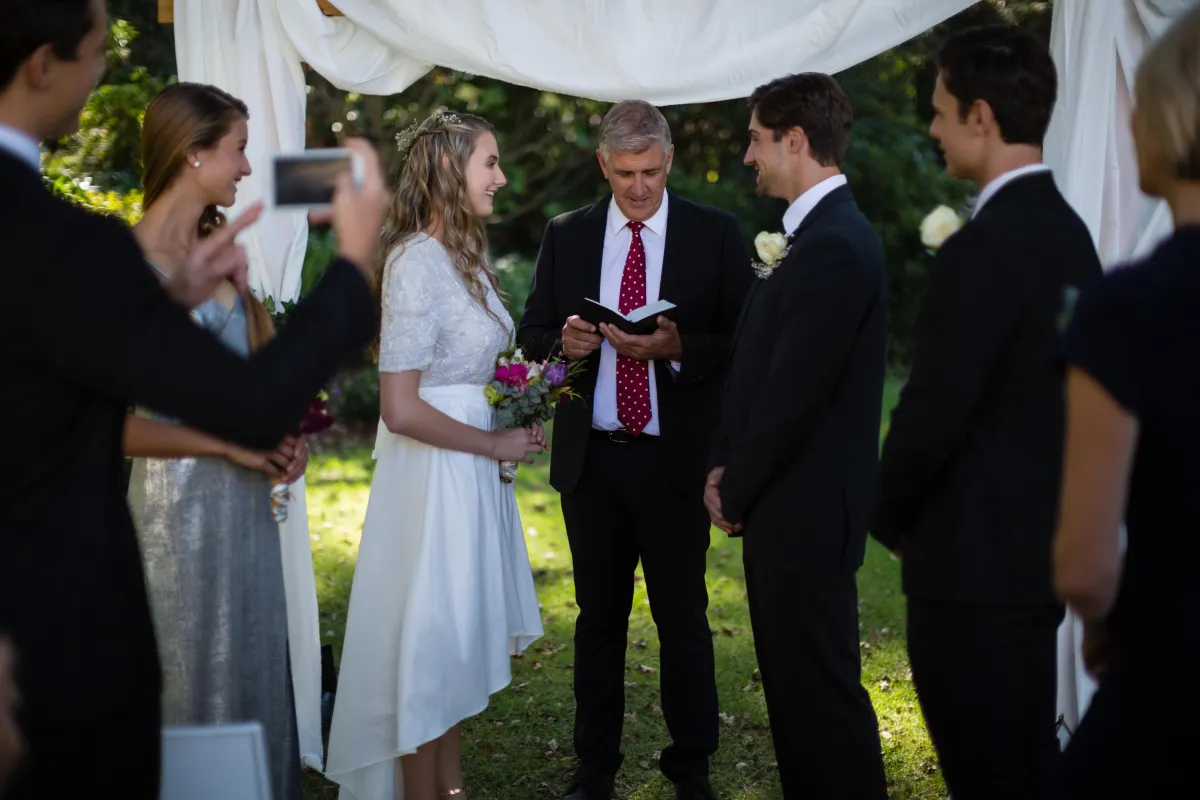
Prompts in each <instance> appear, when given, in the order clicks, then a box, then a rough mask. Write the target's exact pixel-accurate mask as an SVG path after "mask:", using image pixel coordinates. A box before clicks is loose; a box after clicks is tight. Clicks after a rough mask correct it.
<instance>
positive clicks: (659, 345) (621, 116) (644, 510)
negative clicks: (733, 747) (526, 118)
mask: <svg viewBox="0 0 1200 800" xmlns="http://www.w3.org/2000/svg"><path fill="white" fill-rule="evenodd" d="M600 134H601V143H600V150H599V152H598V154H597V155H598V158H599V160H600V168H601V170H603V172H604V175H605V177H607V178H608V181H609V184H610V186H611V187H612V197H610V198H607V199H605V200H603V201H601V202H599V203H596V204H595V205H591V206H587V207H586V208H581V209H579V210H577V211H572V212H570V213H568V214H564V215H562V216H561V217H558V218H556V219H554V220H551V222H550V224H549V225H548V226H547V228H546V233H545V236H544V238H543V239H542V248H541V252H540V253H539V254H538V261H537V269H536V274H535V277H534V284H533V288H532V290H531V292H530V295H529V300H528V302H527V303H526V305H525V315H524V318H523V320H522V322H521V327H520V330H519V331H518V332H517V341H518V342H519V343H520V344H521V346H522V347H523V348H525V352H526V353H527V354H528V355H529V356H531V357H533V358H537V359H542V358H545V357H547V356H548V355H550V354H551V353H553V352H556V351H558V350H559V349H560V347H561V350H562V352H563V353H565V354H566V356H567V357H568V358H571V359H582V360H585V361H586V370H585V371H584V373H583V375H582V376H581V378H580V379H579V381H578V385H577V387H576V388H577V390H578V391H579V393H580V394H581V395H582V397H580V398H579V399H577V400H572V401H570V402H569V403H566V404H564V405H562V406H560V407H559V409H558V413H557V416H556V418H555V422H554V455H553V458H552V461H551V465H550V482H551V484H552V485H553V486H554V488H556V489H557V490H558V491H559V492H561V493H562V508H563V517H564V519H565V521H566V525H567V537H568V539H569V541H570V544H571V558H572V561H573V563H574V568H575V596H576V601H577V602H578V604H579V619H578V620H577V622H576V627H575V703H576V714H575V751H576V753H577V754H578V755H579V758H580V760H581V761H582V764H583V766H582V769H581V770H580V771H579V774H578V775H577V776H576V779H575V781H574V782H573V783H572V786H571V788H570V789H569V790H568V794H567V797H568V798H577V799H578V800H583V799H584V798H607V797H609V796H610V795H611V793H612V786H613V776H614V774H615V773H616V771H617V768H618V767H619V766H620V764H621V758H622V756H621V725H622V721H623V713H624V706H625V684H624V680H625V646H626V635H627V633H628V629H629V612H630V609H631V607H632V603H633V576H634V569H635V568H636V567H637V563H638V559H639V558H640V559H641V562H642V568H643V570H644V572H645V577H646V591H647V592H648V593H649V595H650V610H651V612H652V613H653V615H654V621H655V624H656V625H657V626H658V633H659V638H660V640H661V643H662V706H663V715H664V716H665V717H666V722H667V728H668V729H669V731H670V733H671V738H672V740H673V744H672V745H671V746H669V747H667V748H666V749H664V750H663V752H662V760H661V762H660V763H661V768H662V771H663V774H665V775H666V776H667V778H669V779H670V780H671V781H673V782H674V783H675V784H676V786H677V793H678V797H680V798H688V800H692V798H707V797H711V796H712V794H711V789H710V788H709V785H708V779H707V775H708V759H709V756H711V755H712V754H713V753H714V752H715V751H716V749H717V688H716V680H715V676H714V672H713V669H714V667H713V646H712V635H711V632H710V630H709V627H708V619H707V616H706V610H707V607H708V590H707V588H706V587H705V584H704V571H705V553H706V552H707V551H708V543H709V525H708V515H707V514H706V513H705V510H704V505H703V504H702V502H701V495H702V493H703V490H704V458H705V453H706V452H707V450H708V448H709V446H710V442H711V435H712V431H713V429H714V426H715V425H716V421H717V413H718V412H717V408H718V402H719V399H720V391H721V381H722V379H723V378H724V375H725V368H726V361H727V356H728V352H729V342H730V336H731V335H732V333H733V328H734V324H735V323H736V320H737V313H738V308H739V307H740V306H741V303H742V298H743V296H744V295H745V290H746V286H747V285H748V283H749V278H750V270H749V268H748V256H747V255H746V251H745V248H744V246H743V244H742V240H741V235H740V233H739V231H738V224H737V221H736V220H735V219H734V218H733V217H732V216H731V215H729V214H727V213H725V212H722V211H718V210H716V209H712V208H706V207H704V206H700V205H697V204H695V203H691V202H688V201H687V200H684V199H683V198H682V197H679V196H678V195H675V194H673V193H669V192H666V191H665V189H666V182H667V175H668V173H669V172H670V171H671V158H672V155H673V147H672V146H671V131H670V128H669V127H668V126H667V121H666V119H665V118H664V117H663V115H662V114H661V113H660V112H659V111H658V109H656V108H654V106H652V105H650V104H649V103H644V102H640V101H625V102H622V103H618V104H617V105H615V106H613V107H612V109H611V110H609V112H608V114H607V115H606V116H605V118H604V121H603V122H602V123H601V126H600ZM584 298H591V299H594V300H598V301H600V302H602V303H604V304H606V305H608V306H610V307H613V308H617V306H618V305H619V306H620V309H619V310H620V311H622V312H625V311H628V310H630V309H632V308H638V307H640V306H642V305H644V304H645V303H646V302H654V301H655V300H657V299H659V298H662V299H665V300H669V301H671V302H672V303H674V304H675V305H676V306H677V307H678V311H677V313H678V317H677V319H676V320H675V321H674V322H671V321H669V320H666V319H664V318H660V320H659V328H658V330H656V331H655V332H654V333H653V334H651V335H646V336H629V335H625V334H623V333H622V332H621V331H619V330H617V329H615V328H611V327H609V326H606V325H604V326H601V328H600V329H599V330H597V328H596V327H595V326H593V325H591V324H589V323H588V322H586V321H584V320H583V319H582V318H581V317H580V315H581V314H583V313H585V312H584V307H583V299H584Z"/></svg>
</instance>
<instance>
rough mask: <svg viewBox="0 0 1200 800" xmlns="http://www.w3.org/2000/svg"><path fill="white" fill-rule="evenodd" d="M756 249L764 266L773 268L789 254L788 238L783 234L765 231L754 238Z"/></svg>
mask: <svg viewBox="0 0 1200 800" xmlns="http://www.w3.org/2000/svg"><path fill="white" fill-rule="evenodd" d="M754 249H755V250H757V251H758V257H759V259H761V260H762V263H763V264H765V265H767V266H772V265H774V264H775V262H777V261H779V260H780V259H782V258H783V254H784V253H786V252H787V249H788V242H787V237H786V236H784V235H783V234H782V233H768V232H767V231H763V232H761V233H760V234H758V236H755V237H754Z"/></svg>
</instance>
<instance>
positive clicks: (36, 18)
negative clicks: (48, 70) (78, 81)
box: [0, 0, 96, 92]
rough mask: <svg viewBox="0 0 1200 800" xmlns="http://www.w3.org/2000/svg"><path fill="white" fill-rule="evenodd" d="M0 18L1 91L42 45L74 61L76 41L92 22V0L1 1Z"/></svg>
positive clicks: (90, 27)
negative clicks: (0, 16) (0, 15)
mask: <svg viewBox="0 0 1200 800" xmlns="http://www.w3.org/2000/svg"><path fill="white" fill-rule="evenodd" d="M2 8H3V12H4V17H3V19H0V92H2V91H4V90H6V89H7V88H8V87H9V84H11V83H12V82H13V78H15V77H16V76H17V70H18V69H19V68H20V66H21V65H22V64H24V63H25V61H26V59H28V58H29V57H30V56H31V55H33V54H34V52H35V51H36V50H37V49H38V48H39V47H41V46H42V45H46V44H48V45H50V46H52V47H53V48H54V55H56V56H58V57H59V58H60V59H62V60H63V61H74V60H75V57H76V54H77V53H78V52H79V42H80V41H81V40H82V39H83V37H84V36H87V34H88V31H90V30H91V29H92V25H93V24H95V21H96V20H95V19H94V17H93V13H92V0H4V4H3V7H2Z"/></svg>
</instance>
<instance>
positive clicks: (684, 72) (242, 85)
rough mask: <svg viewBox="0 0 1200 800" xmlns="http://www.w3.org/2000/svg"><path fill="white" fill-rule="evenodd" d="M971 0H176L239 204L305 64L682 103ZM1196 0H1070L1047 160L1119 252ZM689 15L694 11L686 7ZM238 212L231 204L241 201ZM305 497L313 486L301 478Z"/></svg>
mask: <svg viewBox="0 0 1200 800" xmlns="http://www.w3.org/2000/svg"><path fill="white" fill-rule="evenodd" d="M974 2H975V0H756V1H755V2H753V3H747V2H745V0H690V2H688V3H680V2H679V0H655V1H654V2H647V1H646V0H575V1H574V2H569V3H568V2H562V0H505V2H503V3H499V2H495V1H494V0H337V5H338V7H339V8H340V9H341V10H342V12H343V13H344V14H345V16H344V17H341V18H330V17H326V16H325V15H324V14H323V13H322V12H321V11H320V10H319V9H318V7H317V5H316V3H315V2H314V0H176V1H175V23H176V24H175V40H176V52H177V57H178V62H179V77H180V80H189V81H198V82H203V83H210V84H214V85H217V86H219V87H221V88H223V89H225V90H226V91H229V92H231V93H232V94H234V95H236V96H238V97H240V98H241V99H242V100H244V101H245V102H246V103H247V105H248V106H249V108H250V113H251V132H252V133H251V137H250V144H249V152H248V154H249V157H250V161H251V164H252V165H253V166H254V168H255V170H256V174H255V175H254V176H251V178H249V179H247V180H245V181H243V183H242V190H241V191H240V192H239V198H238V205H239V206H244V205H246V204H248V203H249V202H252V201H254V200H257V199H259V198H260V197H263V196H264V195H265V191H264V183H263V180H264V178H265V175H266V172H267V170H266V166H267V164H268V159H269V156H270V155H271V154H272V153H277V152H287V151H295V150H301V149H303V148H304V144H305V97H306V94H305V83H304V76H303V72H302V68H301V62H306V63H308V64H309V65H310V66H312V67H313V68H314V69H315V70H316V71H317V72H319V73H320V74H322V75H323V76H325V77H326V78H327V79H329V80H330V81H331V82H332V83H333V84H335V85H336V86H338V87H340V88H342V89H346V90H348V91H356V92H360V93H366V94H392V93H397V92H400V91H402V90H403V89H405V88H407V87H408V86H410V85H411V84H412V83H413V82H415V81H416V80H417V79H418V78H420V77H421V76H422V75H423V74H424V73H425V72H426V71H428V70H429V69H430V68H431V67H432V66H433V65H435V64H436V65H441V66H444V67H448V68H451V69H456V70H461V71H463V72H468V73H471V74H476V75H483V76H487V77H491V78H496V79H500V80H504V81H508V82H511V83H516V84H522V85H526V86H533V87H537V88H540V89H543V90H547V91H556V92H562V93H565V94H570V95H575V96H583V97H591V98H595V99H600V100H617V99H622V98H640V99H644V100H648V101H650V102H653V103H656V104H660V105H669V104H676V103H691V102H706V101H714V100H725V99H731V98H738V97H745V96H747V95H748V94H749V93H750V92H751V91H752V90H753V89H754V87H755V86H757V85H759V84H761V83H765V82H766V81H768V80H770V79H772V78H775V77H778V76H780V75H784V74H788V73H793V72H801V71H822V72H830V73H832V72H837V71H840V70H842V69H845V68H847V67H850V66H853V65H854V64H857V63H859V62H861V61H864V60H866V59H868V58H871V57H872V56H875V55H877V54H878V53H881V52H883V51H884V50H887V49H888V48H890V47H894V46H896V45H898V44H901V43H902V42H904V41H906V40H908V39H910V38H912V37H913V36H916V35H918V34H920V33H922V32H923V31H925V30H927V29H928V28H930V27H932V26H933V25H935V24H937V23H938V22H941V21H942V20H943V19H945V18H947V17H949V16H951V15H952V14H955V13H957V12H958V11H961V10H963V9H964V8H966V7H968V6H970V5H973V4H974ZM1193 2H1194V0H1057V2H1056V4H1055V11H1054V34H1053V37H1052V38H1053V44H1052V46H1053V52H1054V56H1055V60H1056V62H1057V63H1058V66H1059V72H1060V78H1061V89H1060V102H1059V107H1058V110H1057V112H1056V114H1055V119H1054V123H1053V125H1052V130H1051V134H1050V137H1049V140H1048V141H1047V155H1046V158H1047V161H1048V162H1049V163H1050V164H1051V166H1052V167H1054V168H1055V173H1056V175H1057V177H1058V180H1059V183H1060V185H1061V186H1062V188H1063V191H1064V193H1065V194H1066V195H1067V198H1068V200H1070V201H1071V202H1072V203H1073V204H1074V205H1075V207H1076V208H1077V209H1078V210H1079V212H1080V214H1081V215H1082V216H1083V218H1084V220H1085V221H1086V222H1087V224H1088V225H1089V227H1090V228H1091V230H1092V233H1093V236H1094V237H1095V238H1096V240H1097V243H1098V246H1099V247H1100V252H1101V255H1102V257H1103V258H1104V260H1105V262H1106V263H1112V262H1113V261H1115V260H1118V259H1120V258H1122V257H1125V256H1127V255H1129V254H1130V253H1131V252H1133V251H1134V249H1135V248H1136V247H1138V246H1139V244H1140V246H1141V247H1142V248H1143V249H1144V248H1145V247H1147V246H1149V244H1150V243H1152V242H1153V241H1154V240H1155V239H1156V238H1157V237H1159V236H1161V235H1162V234H1163V233H1164V232H1165V231H1166V230H1167V229H1168V228H1169V220H1168V219H1167V218H1166V216H1165V214H1164V212H1163V211H1162V209H1161V208H1156V207H1154V206H1153V205H1151V204H1148V203H1147V202H1146V201H1145V200H1144V199H1143V198H1142V197H1141V196H1140V195H1139V194H1138V192H1137V187H1136V165H1135V163H1134V162H1133V160H1132V150H1131V147H1130V142H1129V139H1128V136H1127V134H1126V133H1125V131H1126V127H1125V125H1126V119H1127V117H1128V107H1129V87H1130V86H1131V79H1132V73H1133V69H1134V67H1135V66H1136V63H1137V59H1138V57H1139V56H1140V53H1141V52H1142V50H1143V48H1144V47H1145V44H1146V42H1147V41H1149V40H1151V39H1152V38H1153V37H1154V36H1156V35H1157V34H1158V33H1160V32H1161V31H1162V29H1163V28H1164V26H1165V25H1166V24H1168V23H1169V22H1170V20H1172V19H1174V18H1175V17H1176V16H1178V14H1179V13H1180V12H1181V10H1182V9H1183V8H1185V7H1187V6H1190V5H1191V4H1192V3H1193ZM681 12H682V13H681ZM237 210H238V209H237V208H235V209H234V213H236V212H237ZM306 242H307V224H306V222H305V219H304V217H303V215H301V214H283V213H273V214H269V215H266V217H265V219H264V220H263V221H261V222H260V223H259V224H258V226H256V228H255V229H254V230H253V231H251V232H250V233H249V234H248V235H247V236H246V237H245V244H246V245H247V248H248V251H249V255H250V259H251V273H252V281H251V282H252V287H253V288H254V290H255V291H256V293H258V294H259V295H260V296H268V295H269V296H272V297H275V298H277V299H279V300H287V299H294V298H295V297H296V296H297V295H298V293H299V289H300V277H301V268H302V264H303V258H304V251H305V246H306ZM297 490H298V491H297V494H298V495H299V497H300V498H302V497H303V485H300V486H298V487H297ZM281 534H282V539H283V549H284V565H285V572H286V578H287V588H288V606H289V621H288V624H289V635H290V636H291V639H292V661H293V679H294V681H295V684H296V697H297V716H298V721H299V730H300V740H301V752H302V755H303V756H304V759H305V761H306V763H309V764H312V765H314V766H319V764H320V763H321V760H322V746H321V736H320V724H319V720H320V716H319V703H318V697H319V681H320V663H319V652H318V651H319V647H318V644H319V638H318V637H319V630H318V624H317V604H316V592H315V584H314V580H313V575H312V557H311V552H310V551H309V543H308V530H307V520H306V518H305V515H304V512H303V505H302V500H301V502H300V503H298V504H294V507H293V509H292V514H291V518H290V519H289V521H288V522H287V523H286V524H285V525H284V526H283V529H282V531H281ZM1073 631H1074V629H1073V628H1072V625H1071V624H1070V621H1068V624H1066V625H1064V629H1063V644H1064V656H1063V658H1062V664H1063V670H1062V681H1060V683H1061V685H1062V689H1061V690H1060V698H1061V697H1064V696H1069V697H1073V698H1074V699H1072V700H1071V701H1070V703H1066V704H1064V703H1060V705H1062V706H1063V710H1064V712H1065V713H1067V714H1068V719H1069V720H1071V721H1075V720H1077V719H1078V714H1079V711H1080V708H1081V707H1082V706H1084V705H1086V697H1088V696H1090V692H1088V690H1087V687H1086V686H1085V685H1084V684H1082V682H1081V681H1079V680H1078V678H1079V677H1081V676H1082V673H1078V675H1077V674H1076V673H1077V671H1076V670H1075V666H1074V665H1075V663H1076V659H1077V646H1076V645H1075V642H1074V638H1073V637H1074V632H1073Z"/></svg>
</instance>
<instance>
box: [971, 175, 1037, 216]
mask: <svg viewBox="0 0 1200 800" xmlns="http://www.w3.org/2000/svg"><path fill="white" fill-rule="evenodd" d="M1049 171H1050V167H1048V166H1047V165H1045V164H1026V165H1025V166H1023V167H1017V168H1016V169H1010V170H1009V171H1008V172H1005V173H1003V174H1000V175H997V176H996V177H995V178H992V182H991V183H989V184H988V185H987V186H985V187H983V190H982V191H980V192H979V199H978V200H976V201H975V208H973V209H971V219H975V215H976V214H978V213H979V209H981V208H983V204H984V203H986V202H987V201H988V200H991V199H992V198H993V197H994V196H995V195H996V192H998V191H1000V190H1001V189H1002V188H1004V187H1005V186H1006V185H1007V184H1009V183H1011V182H1012V181H1015V180H1016V179H1017V178H1023V177H1024V176H1026V175H1034V174H1036V173H1038V172H1049Z"/></svg>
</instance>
